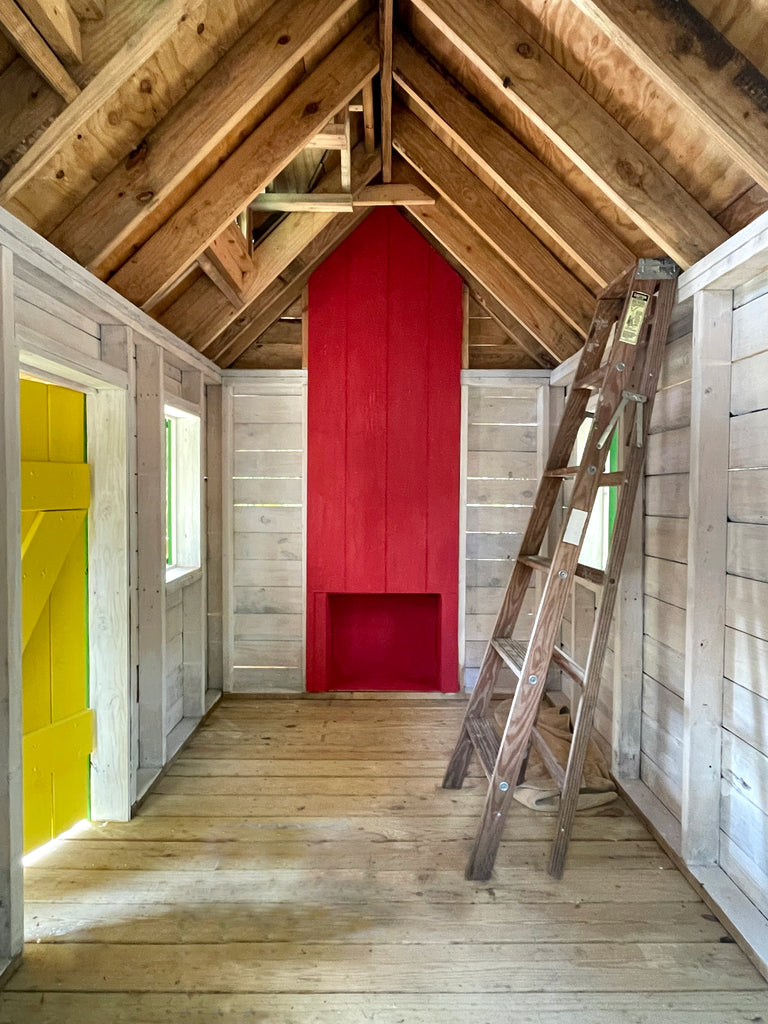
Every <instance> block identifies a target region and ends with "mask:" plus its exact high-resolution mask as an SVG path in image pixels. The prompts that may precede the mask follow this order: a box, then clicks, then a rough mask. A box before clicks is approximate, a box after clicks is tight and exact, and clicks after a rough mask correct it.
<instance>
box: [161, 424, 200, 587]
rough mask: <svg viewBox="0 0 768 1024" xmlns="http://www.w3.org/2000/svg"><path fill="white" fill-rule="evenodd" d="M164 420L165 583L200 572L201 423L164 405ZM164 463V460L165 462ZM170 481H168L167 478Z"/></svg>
mask: <svg viewBox="0 0 768 1024" xmlns="http://www.w3.org/2000/svg"><path fill="white" fill-rule="evenodd" d="M163 412H164V417H165V419H166V420H170V423H171V439H170V445H171V458H170V466H168V465H167V464H166V480H167V483H168V484H169V485H170V487H169V489H170V492H171V509H170V516H169V515H168V509H167V507H166V510H165V516H166V522H167V521H168V519H169V518H170V519H171V520H172V522H171V558H170V560H169V561H168V563H167V565H166V570H165V579H166V582H170V581H171V580H177V579H180V578H181V577H183V576H185V575H187V574H188V573H191V572H195V571H197V570H198V569H200V567H201V565H202V536H201V521H202V520H201V483H202V481H201V472H202V459H201V450H200V445H201V420H200V417H199V416H198V415H196V414H195V413H191V412H186V411H185V410H182V409H178V408H176V407H175V406H172V405H166V406H165V407H164V409H163ZM166 462H167V459H166ZM169 473H170V480H169V481H168V474H169Z"/></svg>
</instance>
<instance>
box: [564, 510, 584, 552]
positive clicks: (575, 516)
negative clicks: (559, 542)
mask: <svg viewBox="0 0 768 1024" xmlns="http://www.w3.org/2000/svg"><path fill="white" fill-rule="evenodd" d="M587 519H589V513H588V512H584V511H583V509H580V508H574V509H571V515H570V517H569V519H568V525H567V526H566V528H565V533H563V543H564V544H576V545H577V546H578V545H579V544H581V535H582V533H584V527H585V526H586V525H587Z"/></svg>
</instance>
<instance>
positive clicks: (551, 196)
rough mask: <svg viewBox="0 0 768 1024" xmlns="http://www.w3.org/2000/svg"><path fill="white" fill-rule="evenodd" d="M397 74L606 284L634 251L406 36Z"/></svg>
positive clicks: (463, 150)
mask: <svg viewBox="0 0 768 1024" xmlns="http://www.w3.org/2000/svg"><path fill="white" fill-rule="evenodd" d="M393 74H394V79H395V82H396V83H397V85H398V86H399V87H400V88H401V89H402V90H403V91H404V92H405V93H406V94H407V95H408V97H410V99H411V100H412V101H413V103H412V104H411V106H412V109H414V110H415V112H416V113H417V114H419V116H421V117H422V118H423V119H425V120H426V121H427V123H429V124H433V123H434V124H436V125H437V126H439V128H440V129H442V131H443V132H444V133H445V135H446V136H447V137H448V138H449V139H450V140H451V142H452V143H453V144H454V145H455V146H456V147H457V148H458V150H459V152H460V154H461V155H462V158H463V159H464V160H465V162H472V163H475V164H476V165H477V166H479V167H481V168H482V169H483V170H484V171H485V173H486V174H487V176H488V178H489V179H490V180H491V181H493V182H494V183H495V184H496V185H497V186H498V187H499V188H500V189H501V190H502V191H503V192H504V193H505V195H507V196H508V197H509V199H510V200H511V201H512V202H513V204H514V205H515V206H516V207H519V209H520V210H521V211H523V212H524V213H525V214H527V215H528V217H530V218H531V219H532V220H533V222H534V223H535V224H536V225H537V226H538V228H540V229H541V232H542V233H543V237H544V238H545V239H546V238H549V239H551V241H552V242H554V243H555V245H556V246H558V247H559V248H560V249H562V250H563V251H564V252H565V253H567V254H568V256H570V257H571V259H573V261H574V262H575V263H576V264H577V265H578V266H579V267H580V268H581V269H582V270H583V271H584V273H585V275H586V276H587V277H588V278H589V279H591V280H592V281H593V282H594V284H595V285H596V286H598V287H599V288H604V287H605V285H606V284H608V283H609V282H610V281H612V280H613V279H614V278H615V277H616V276H617V275H618V274H619V273H620V272H621V270H622V269H623V268H624V267H625V266H626V265H627V264H628V263H630V262H631V261H632V260H633V259H634V254H633V253H632V252H631V251H630V250H629V249H628V248H627V247H626V246H625V245H623V244H622V242H620V241H619V239H618V238H617V237H616V236H615V235H614V234H613V233H612V232H611V230H610V229H609V228H608V227H607V226H606V225H605V224H604V223H603V222H602V221H601V220H600V218H599V217H597V216H596V215H595V214H594V213H593V212H592V211H591V210H590V208H589V207H588V206H587V205H586V204H585V203H584V202H582V200H580V199H579V198H578V197H577V196H576V195H575V194H574V193H573V192H571V191H570V190H569V188H568V187H567V186H566V185H565V184H564V183H563V182H562V181H561V180H560V179H559V178H558V177H557V176H556V175H555V174H554V173H553V172H552V171H551V170H550V169H549V168H548V167H547V166H546V165H545V164H543V163H542V162H541V161H540V160H538V159H537V158H536V157H535V156H534V155H533V153H531V152H530V151H529V150H527V149H526V148H525V147H524V146H523V145H521V144H520V143H519V142H518V141H517V140H516V139H515V138H514V136H512V135H510V134H509V133H508V132H507V131H506V130H505V129H504V128H502V126H501V125H500V124H498V123H497V122H496V121H494V120H492V119H491V118H490V117H489V116H488V115H487V114H486V113H484V112H483V110H482V109H481V108H480V107H479V105H478V104H477V103H473V102H472V101H471V100H470V99H469V98H468V97H467V96H466V95H464V94H463V93H462V92H461V91H460V89H459V88H458V87H457V85H456V83H454V82H452V81H451V80H450V79H449V77H448V75H447V74H446V72H445V71H443V70H442V69H439V68H438V67H436V66H435V65H434V63H432V62H430V61H429V60H428V58H427V57H426V56H425V55H424V54H422V53H420V52H419V51H418V50H417V49H416V46H415V45H414V44H413V43H412V42H411V41H408V40H406V39H405V38H404V37H403V36H398V37H397V38H396V39H395V47H394V72H393Z"/></svg>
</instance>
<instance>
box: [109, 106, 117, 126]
mask: <svg viewBox="0 0 768 1024" xmlns="http://www.w3.org/2000/svg"><path fill="white" fill-rule="evenodd" d="M107 120H108V121H109V123H110V124H112V125H115V124H120V114H119V113H118V112H117V111H116V110H110V112H109V113H108V114H107Z"/></svg>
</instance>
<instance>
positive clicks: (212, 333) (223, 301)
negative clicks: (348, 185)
mask: <svg viewBox="0 0 768 1024" xmlns="http://www.w3.org/2000/svg"><path fill="white" fill-rule="evenodd" d="M380 169H381V162H380V157H379V154H378V153H374V154H368V153H366V152H365V146H364V145H363V144H362V143H359V144H358V145H357V146H356V147H355V150H354V152H353V154H352V187H353V192H355V191H359V190H360V189H362V188H363V187H364V186H365V185H367V184H368V182H370V181H371V180H372V179H373V178H374V177H375V176H376V174H378V173H379V170H380ZM339 180H340V169H339V168H336V169H335V170H334V171H331V172H330V173H329V174H327V175H326V176H325V177H324V178H323V179H322V180H321V182H320V183H319V185H318V188H317V190H316V191H317V192H318V193H319V194H322V193H323V191H328V192H331V193H333V192H337V191H338V188H339ZM336 216H342V217H344V216H347V217H349V216H353V215H350V214H338V215H337V214H334V213H314V214H306V213H298V214H290V215H289V216H287V217H285V218H284V219H283V220H282V221H281V222H280V223H279V224H278V225H277V227H276V228H275V229H274V230H273V231H272V232H271V233H270V234H269V235H268V236H267V237H266V238H265V239H264V241H262V242H261V243H260V244H259V245H258V246H256V248H255V250H254V252H253V255H252V257H251V259H250V264H249V265H248V266H247V267H246V266H245V264H244V263H241V266H242V268H243V271H244V272H243V275H242V279H241V282H240V288H239V290H240V301H239V303H238V304H237V305H233V304H232V302H230V301H229V300H228V298H227V296H226V295H225V294H223V293H222V292H221V291H219V289H218V288H216V287H215V286H214V285H213V284H211V283H210V282H208V281H206V280H205V279H202V278H201V279H198V280H197V281H196V282H194V284H193V285H192V286H191V287H190V288H189V290H188V291H187V292H185V293H184V294H183V295H181V296H180V297H179V298H178V299H177V300H176V302H175V303H174V304H173V305H172V306H171V307H170V308H169V309H168V310H167V311H166V312H165V313H164V314H163V316H162V317H161V323H163V324H164V326H166V327H167V328H168V329H169V330H171V331H173V332H174V333H175V334H178V336H179V337H181V338H184V339H185V340H186V341H189V342H190V344H191V345H193V346H194V347H195V348H197V349H198V350H199V351H201V352H207V351H208V349H209V347H210V346H211V344H212V343H213V342H214V340H215V339H216V338H217V337H218V335H219V334H221V333H222V331H224V330H225V329H226V328H227V327H228V326H229V324H230V323H232V321H233V320H235V319H236V318H237V317H238V315H239V314H240V313H241V312H242V310H243V308H244V307H246V306H248V305H251V304H252V303H257V302H258V300H259V297H260V296H261V295H262V293H263V292H264V291H265V290H266V289H267V288H268V287H269V285H270V284H271V283H272V281H273V280H274V279H275V278H276V277H278V276H279V275H280V274H281V273H282V272H283V270H284V269H285V268H286V267H287V266H288V265H289V264H290V263H291V261H292V260H293V259H295V258H297V257H298V256H300V255H301V253H302V251H303V250H304V249H305V248H306V247H307V246H308V245H309V244H310V243H311V242H312V241H313V239H314V238H315V237H316V236H317V235H318V234H319V233H320V232H321V231H322V230H323V228H325V227H326V225H327V224H328V223H329V222H330V221H331V220H333V219H334V217H336ZM229 230H231V229H229Z"/></svg>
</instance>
